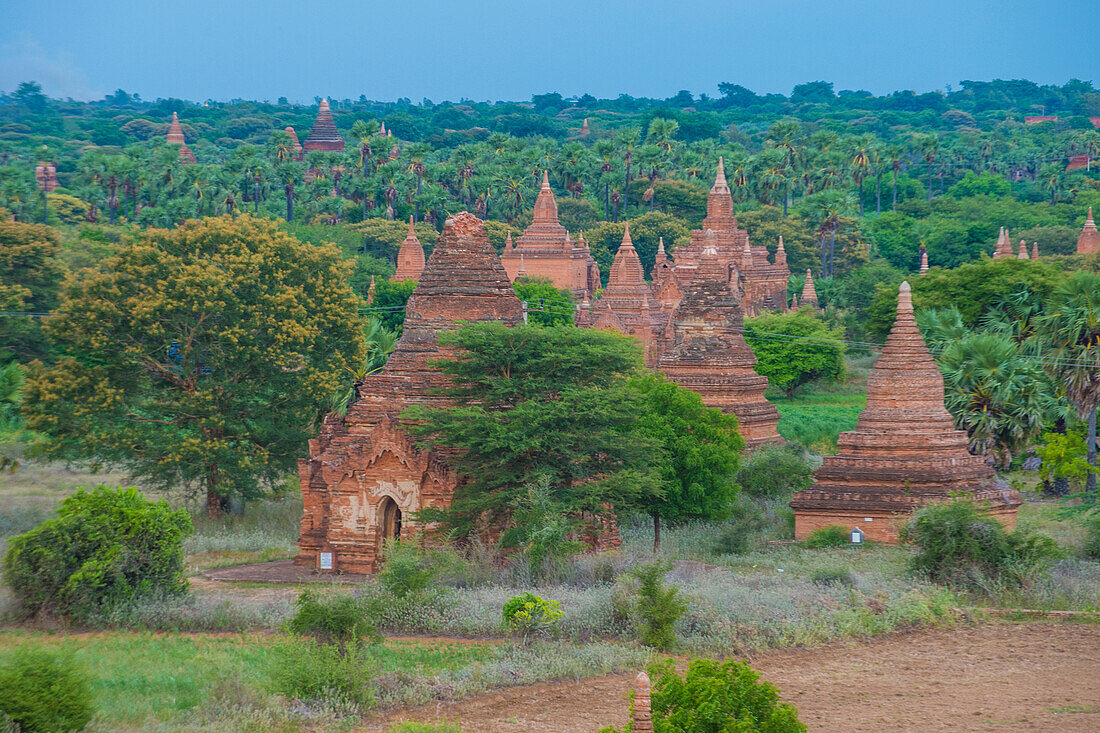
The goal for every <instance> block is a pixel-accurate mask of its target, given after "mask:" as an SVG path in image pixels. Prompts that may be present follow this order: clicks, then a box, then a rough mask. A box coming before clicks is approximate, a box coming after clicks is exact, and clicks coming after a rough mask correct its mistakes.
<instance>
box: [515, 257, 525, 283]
mask: <svg viewBox="0 0 1100 733" xmlns="http://www.w3.org/2000/svg"><path fill="white" fill-rule="evenodd" d="M521 277H527V270H526V269H525V268H524V267H523V253H520V256H519V270H518V271H517V272H516V279H517V280H518V279H520V278H521Z"/></svg>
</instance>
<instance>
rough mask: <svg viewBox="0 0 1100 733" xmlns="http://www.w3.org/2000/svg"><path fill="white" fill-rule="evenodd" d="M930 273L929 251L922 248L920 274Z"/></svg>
mask: <svg viewBox="0 0 1100 733" xmlns="http://www.w3.org/2000/svg"><path fill="white" fill-rule="evenodd" d="M926 272H928V250H927V249H925V248H924V247H921V248H920V274H922V275H923V274H924V273H926Z"/></svg>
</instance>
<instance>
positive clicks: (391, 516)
mask: <svg viewBox="0 0 1100 733" xmlns="http://www.w3.org/2000/svg"><path fill="white" fill-rule="evenodd" d="M378 517H379V519H380V521H381V523H382V526H381V528H380V529H381V533H380V534H381V537H382V541H383V542H385V541H386V540H399V539H401V508H400V507H399V506H397V502H395V501H394V500H393V499H391V498H390V497H388V496H387V497H386V498H384V499H382V503H381V504H380V505H379V507H378Z"/></svg>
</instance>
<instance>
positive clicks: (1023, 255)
mask: <svg viewBox="0 0 1100 733" xmlns="http://www.w3.org/2000/svg"><path fill="white" fill-rule="evenodd" d="M1016 259H1018V260H1029V259H1031V258H1030V257H1028V255H1027V243H1026V242H1024V240H1022V239H1021V240H1020V251H1019V252H1018V253H1017V254H1016Z"/></svg>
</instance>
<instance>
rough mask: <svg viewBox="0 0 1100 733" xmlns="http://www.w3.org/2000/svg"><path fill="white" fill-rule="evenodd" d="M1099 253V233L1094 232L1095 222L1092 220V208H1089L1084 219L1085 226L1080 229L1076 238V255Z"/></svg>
mask: <svg viewBox="0 0 1100 733" xmlns="http://www.w3.org/2000/svg"><path fill="white" fill-rule="evenodd" d="M1097 252H1100V232H1098V231H1097V230H1096V222H1095V221H1093V219H1092V207H1091V206H1090V207H1089V213H1088V216H1086V217H1085V226H1084V228H1083V229H1081V235H1080V236H1079V237H1077V254H1079V255H1091V254H1096V253H1097Z"/></svg>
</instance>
